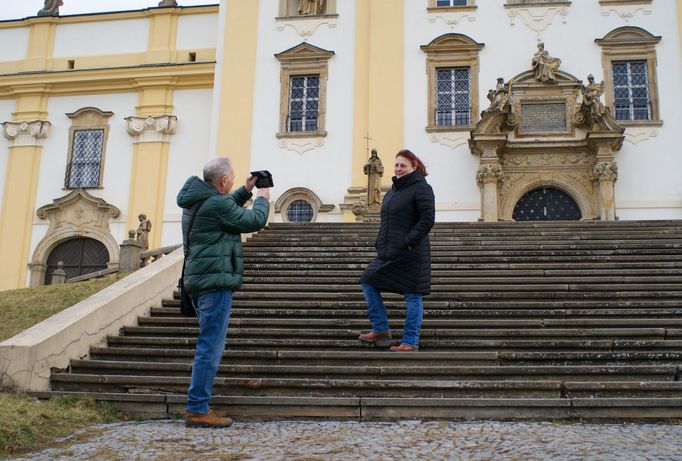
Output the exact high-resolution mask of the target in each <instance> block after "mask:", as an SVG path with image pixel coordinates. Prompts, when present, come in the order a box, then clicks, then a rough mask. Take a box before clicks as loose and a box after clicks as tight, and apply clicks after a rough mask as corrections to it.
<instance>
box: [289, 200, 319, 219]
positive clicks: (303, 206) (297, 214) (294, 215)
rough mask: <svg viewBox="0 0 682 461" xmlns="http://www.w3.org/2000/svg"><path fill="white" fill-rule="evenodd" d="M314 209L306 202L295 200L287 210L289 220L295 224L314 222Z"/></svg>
mask: <svg viewBox="0 0 682 461" xmlns="http://www.w3.org/2000/svg"><path fill="white" fill-rule="evenodd" d="M313 215H314V211H313V207H312V205H311V204H310V203H308V202H306V201H305V200H295V201H294V202H292V203H291V205H289V207H288V208H287V220H288V221H289V222H293V223H306V222H310V221H312V220H313Z"/></svg>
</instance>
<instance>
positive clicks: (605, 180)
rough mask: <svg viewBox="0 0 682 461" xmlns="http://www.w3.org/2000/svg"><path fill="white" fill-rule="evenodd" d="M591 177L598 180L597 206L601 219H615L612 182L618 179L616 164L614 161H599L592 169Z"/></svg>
mask: <svg viewBox="0 0 682 461" xmlns="http://www.w3.org/2000/svg"><path fill="white" fill-rule="evenodd" d="M592 177H593V179H594V180H595V181H598V182H599V208H600V216H601V220H602V221H614V220H615V219H616V200H615V193H614V187H613V185H614V183H615V182H616V180H617V179H618V165H616V163H615V162H599V163H597V164H596V165H595V166H594V168H593V169H592Z"/></svg>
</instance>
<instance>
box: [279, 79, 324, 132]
mask: <svg viewBox="0 0 682 461" xmlns="http://www.w3.org/2000/svg"><path fill="white" fill-rule="evenodd" d="M289 83H290V84H289V115H288V116H287V130H288V131H289V132H301V131H303V132H306V131H317V126H318V125H317V121H318V118H319V108H320V76H319V75H298V76H295V77H291V79H290V80H289Z"/></svg>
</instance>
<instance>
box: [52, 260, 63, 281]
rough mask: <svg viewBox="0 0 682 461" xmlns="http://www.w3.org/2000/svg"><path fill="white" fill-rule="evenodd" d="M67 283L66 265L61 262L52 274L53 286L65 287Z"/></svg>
mask: <svg viewBox="0 0 682 461" xmlns="http://www.w3.org/2000/svg"><path fill="white" fill-rule="evenodd" d="M64 283H66V271H65V270H64V263H63V262H62V261H59V262H58V263H57V268H56V269H55V270H54V272H53V273H52V285H63V284H64Z"/></svg>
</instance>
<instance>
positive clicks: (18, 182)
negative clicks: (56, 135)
mask: <svg viewBox="0 0 682 461" xmlns="http://www.w3.org/2000/svg"><path fill="white" fill-rule="evenodd" d="M2 126H3V135H4V137H5V138H7V139H8V140H9V141H10V147H9V149H8V154H7V155H8V158H7V170H6V176H5V181H4V184H5V186H4V193H3V196H2V208H0V254H1V255H2V264H0V290H8V289H13V288H22V287H24V286H26V269H27V266H26V264H27V263H28V261H29V250H30V246H31V237H32V235H33V234H32V232H31V227H32V224H33V212H34V210H35V204H36V194H37V187H38V186H37V185H38V173H39V171H40V160H41V153H42V150H43V148H42V146H41V145H42V141H43V139H45V138H46V137H47V135H48V130H49V127H50V122H48V121H46V120H33V121H24V122H4V123H3V124H2Z"/></svg>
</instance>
